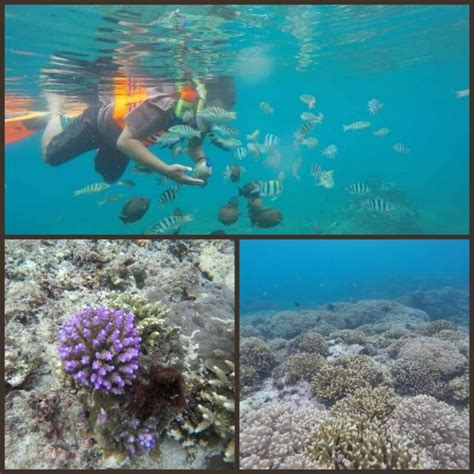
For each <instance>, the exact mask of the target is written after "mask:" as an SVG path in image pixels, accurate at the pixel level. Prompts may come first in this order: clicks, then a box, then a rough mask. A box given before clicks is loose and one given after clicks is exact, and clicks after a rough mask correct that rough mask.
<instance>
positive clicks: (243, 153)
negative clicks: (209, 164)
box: [234, 146, 247, 160]
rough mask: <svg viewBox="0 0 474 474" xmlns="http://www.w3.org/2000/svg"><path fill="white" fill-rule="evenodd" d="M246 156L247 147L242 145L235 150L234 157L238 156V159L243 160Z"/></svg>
mask: <svg viewBox="0 0 474 474" xmlns="http://www.w3.org/2000/svg"><path fill="white" fill-rule="evenodd" d="M246 156H247V148H244V147H243V146H241V147H239V148H236V149H235V150H234V158H237V159H238V160H243V159H244V158H245V157H246Z"/></svg>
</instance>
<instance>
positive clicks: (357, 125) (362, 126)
mask: <svg viewBox="0 0 474 474" xmlns="http://www.w3.org/2000/svg"><path fill="white" fill-rule="evenodd" d="M370 125H371V123H370V122H363V121H359V122H353V123H351V124H349V125H343V126H342V129H343V130H344V132H347V131H350V130H364V129H365V128H369V127H370Z"/></svg>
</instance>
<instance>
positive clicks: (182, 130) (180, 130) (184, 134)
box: [168, 125, 201, 138]
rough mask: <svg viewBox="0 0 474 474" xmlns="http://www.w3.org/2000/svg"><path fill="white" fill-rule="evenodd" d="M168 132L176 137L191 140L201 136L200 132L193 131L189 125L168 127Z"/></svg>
mask: <svg viewBox="0 0 474 474" xmlns="http://www.w3.org/2000/svg"><path fill="white" fill-rule="evenodd" d="M168 131H169V132H170V133H174V134H175V135H178V137H181V138H193V137H200V136H201V132H200V131H199V130H195V129H194V128H192V127H190V126H189V125H174V126H173V127H170V128H169V129H168Z"/></svg>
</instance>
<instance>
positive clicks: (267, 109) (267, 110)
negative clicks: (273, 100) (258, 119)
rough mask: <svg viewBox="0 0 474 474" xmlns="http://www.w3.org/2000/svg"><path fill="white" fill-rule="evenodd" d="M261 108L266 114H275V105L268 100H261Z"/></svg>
mask: <svg viewBox="0 0 474 474" xmlns="http://www.w3.org/2000/svg"><path fill="white" fill-rule="evenodd" d="M260 110H261V111H262V112H263V113H264V114H273V111H274V109H273V107H272V106H271V105H270V104H269V103H268V102H260Z"/></svg>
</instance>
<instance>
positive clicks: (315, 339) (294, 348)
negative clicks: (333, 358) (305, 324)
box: [286, 331, 328, 355]
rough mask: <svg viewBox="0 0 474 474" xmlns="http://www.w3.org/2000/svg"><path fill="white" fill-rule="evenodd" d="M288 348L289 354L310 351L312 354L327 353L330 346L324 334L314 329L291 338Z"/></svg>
mask: <svg viewBox="0 0 474 474" xmlns="http://www.w3.org/2000/svg"><path fill="white" fill-rule="evenodd" d="M286 350H287V351H288V354H295V353H297V352H308V353H310V354H320V355H326V354H327V352H328V346H327V344H326V342H325V341H324V339H323V338H322V336H321V335H320V334H318V333H317V332H314V331H313V332H308V333H306V334H301V335H299V336H296V337H294V338H293V339H291V340H289V341H288V343H287V345H286Z"/></svg>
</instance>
